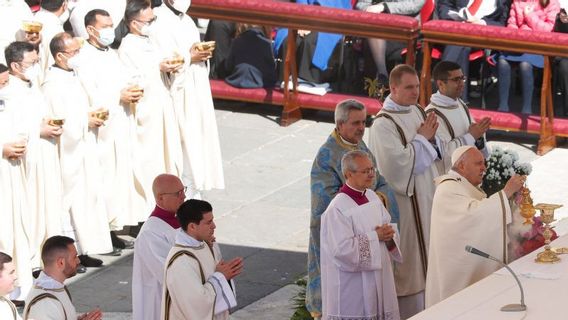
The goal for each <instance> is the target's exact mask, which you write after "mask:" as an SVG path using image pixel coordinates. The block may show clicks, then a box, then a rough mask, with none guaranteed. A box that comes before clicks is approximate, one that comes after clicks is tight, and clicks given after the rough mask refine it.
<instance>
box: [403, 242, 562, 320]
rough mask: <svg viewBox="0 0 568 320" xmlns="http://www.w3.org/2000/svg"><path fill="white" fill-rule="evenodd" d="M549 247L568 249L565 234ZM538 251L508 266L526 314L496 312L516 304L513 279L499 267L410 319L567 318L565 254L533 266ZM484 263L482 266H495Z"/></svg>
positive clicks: (509, 319) (516, 297) (516, 298)
mask: <svg viewBox="0 0 568 320" xmlns="http://www.w3.org/2000/svg"><path fill="white" fill-rule="evenodd" d="M551 246H552V247H553V248H560V247H562V248H564V247H568V235H564V236H562V237H560V238H558V239H556V240H555V241H553V242H552V243H551ZM478 249H480V250H483V248H478ZM464 250H465V249H464ZM542 250H543V249H542V248H540V249H538V250H535V251H533V252H532V253H530V254H528V255H526V256H524V257H522V258H520V259H518V260H516V261H514V262H513V263H511V264H510V265H509V266H510V267H511V269H513V271H514V272H515V273H516V274H517V275H518V277H519V280H520V282H521V283H522V285H523V288H524V291H525V304H526V305H527V310H526V311H523V312H502V311H500V309H501V307H502V306H504V305H506V304H510V303H519V301H520V291H519V287H518V286H517V283H516V281H515V279H514V278H513V276H511V274H510V273H509V272H508V271H507V270H506V269H505V268H501V269H500V270H498V271H496V272H494V273H493V274H491V275H490V276H488V277H487V278H485V279H483V280H481V281H479V282H477V283H475V284H473V285H471V286H469V287H467V288H465V289H464V290H462V291H460V292H458V293H456V294H454V295H453V296H451V297H449V298H447V299H446V300H443V301H442V302H440V303H438V304H436V305H434V306H432V307H430V308H428V309H426V310H425V311H423V312H421V313H419V314H417V315H415V316H414V317H412V318H410V319H412V320H425V319H428V320H434V319H435V320H446V319H460V320H466V319H467V320H469V319H471V320H474V319H475V320H488V319H498V320H513V319H515V320H517V319H519V320H520V319H526V320H532V319H535V320H536V319H568V254H560V255H559V257H560V258H561V261H560V262H558V263H554V264H537V263H535V262H534V259H535V257H536V255H537V254H538V253H539V252H541V251H542ZM478 258H479V259H484V258H482V257H478ZM485 260H486V263H497V262H494V261H492V260H488V259H485ZM565 308H566V309H565Z"/></svg>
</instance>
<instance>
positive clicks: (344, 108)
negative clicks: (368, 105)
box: [335, 99, 366, 125]
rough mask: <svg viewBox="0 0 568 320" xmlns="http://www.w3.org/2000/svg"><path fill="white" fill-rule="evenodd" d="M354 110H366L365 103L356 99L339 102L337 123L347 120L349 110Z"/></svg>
mask: <svg viewBox="0 0 568 320" xmlns="http://www.w3.org/2000/svg"><path fill="white" fill-rule="evenodd" d="M352 110H365V105H364V104H363V103H361V102H360V101H358V100H355V99H348V100H343V101H341V102H340V103H338V104H337V106H335V125H339V124H342V123H345V122H347V120H348V119H349V112H351V111H352ZM365 111H366V110H365Z"/></svg>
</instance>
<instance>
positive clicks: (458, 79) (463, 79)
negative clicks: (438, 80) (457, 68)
mask: <svg viewBox="0 0 568 320" xmlns="http://www.w3.org/2000/svg"><path fill="white" fill-rule="evenodd" d="M465 80H467V77H466V76H459V77H454V78H448V79H444V80H442V81H453V82H460V81H461V82H465Z"/></svg>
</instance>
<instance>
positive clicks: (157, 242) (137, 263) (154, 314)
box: [132, 216, 176, 320]
mask: <svg viewBox="0 0 568 320" xmlns="http://www.w3.org/2000/svg"><path fill="white" fill-rule="evenodd" d="M175 237H176V229H174V228H172V227H171V226H170V225H169V224H167V223H166V222H165V221H163V220H162V219H160V218H158V217H153V216H151V217H149V218H148V220H147V221H146V222H145V223H144V225H143V226H142V229H141V230H140V233H139V234H138V237H136V242H135V244H134V262H133V264H132V319H134V320H156V319H160V311H161V306H162V290H163V281H164V265H165V263H166V258H167V256H168V253H169V252H170V249H171V248H172V247H173V246H174V244H175Z"/></svg>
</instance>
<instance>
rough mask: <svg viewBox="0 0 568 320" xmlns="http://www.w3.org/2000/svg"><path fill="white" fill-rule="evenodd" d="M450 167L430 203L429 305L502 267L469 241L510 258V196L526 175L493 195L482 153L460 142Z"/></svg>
mask: <svg viewBox="0 0 568 320" xmlns="http://www.w3.org/2000/svg"><path fill="white" fill-rule="evenodd" d="M451 161H452V170H450V172H449V173H448V174H446V175H443V176H440V177H438V178H436V184H437V188H436V194H435V195H434V203H433V205H432V229H431V237H430V251H429V253H430V256H429V259H428V277H427V280H426V306H427V307H430V306H432V305H434V304H436V303H438V302H440V301H442V300H444V299H446V298H448V297H449V296H451V295H453V294H454V293H456V292H458V291H460V290H462V289H464V288H466V287H468V286H470V285H472V284H474V283H475V282H477V281H479V280H481V279H483V278H485V277H487V276H488V275H490V274H491V273H493V272H495V271H497V270H498V269H500V268H501V266H499V265H498V264H495V263H487V261H484V260H483V259H480V258H479V257H477V256H475V255H472V254H470V253H468V252H466V251H465V246H467V245H471V246H472V247H475V248H478V249H479V250H482V251H484V252H487V253H488V254H490V255H491V256H494V257H498V258H499V259H502V261H503V263H507V244H508V240H507V225H508V224H509V223H511V222H512V213H511V208H510V207H509V198H511V197H512V196H513V194H514V193H515V192H517V191H519V189H520V188H521V187H522V186H523V184H524V182H525V179H526V177H524V176H518V175H514V176H512V177H511V178H510V179H509V181H507V184H506V185H505V187H504V188H503V190H501V191H499V192H497V193H495V194H493V195H492V196H490V197H489V198H488V197H487V195H486V194H485V192H483V190H481V189H480V188H479V186H480V185H481V183H482V182H483V175H484V173H485V159H484V157H483V154H482V153H481V152H480V151H479V150H477V148H476V147H474V146H462V147H459V148H457V149H456V150H455V151H454V153H453V154H452V159H451Z"/></svg>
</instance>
